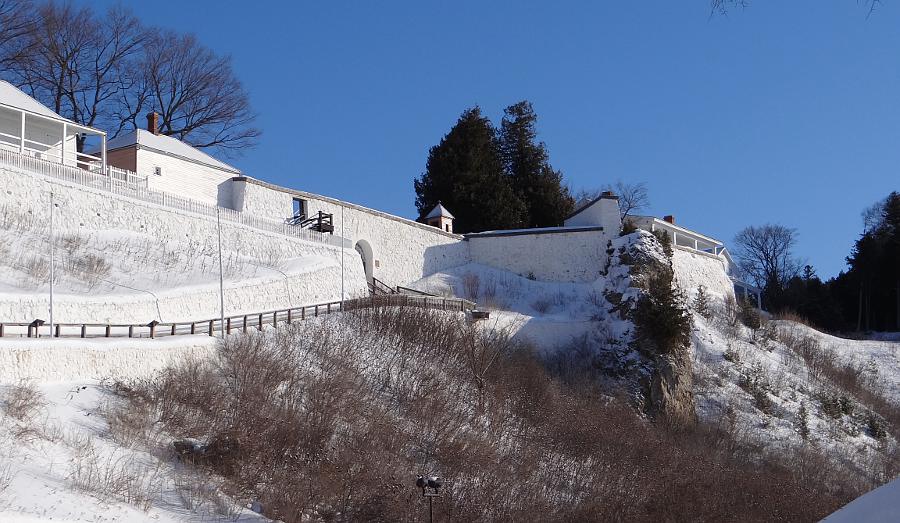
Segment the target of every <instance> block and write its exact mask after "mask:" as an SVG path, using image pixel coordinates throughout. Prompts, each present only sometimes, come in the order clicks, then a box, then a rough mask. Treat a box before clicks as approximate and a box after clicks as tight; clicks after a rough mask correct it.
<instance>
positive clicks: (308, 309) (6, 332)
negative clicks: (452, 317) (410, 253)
mask: <svg viewBox="0 0 900 523" xmlns="http://www.w3.org/2000/svg"><path fill="white" fill-rule="evenodd" d="M375 307H420V308H427V309H438V310H445V311H467V310H472V309H474V308H475V304H474V303H473V302H471V301H468V300H463V299H460V298H441V297H434V296H411V295H407V294H392V295H388V296H384V295H382V296H370V297H367V298H357V299H352V300H344V301H332V302H325V303H316V304H312V305H303V306H300V307H293V308H290V309H278V310H271V311H265V312H258V313H253V314H242V315H238V316H229V317H226V318H225V322H224V325H223V324H222V320H221V319H220V318H214V319H207V320H199V321H191V322H172V323H160V322H158V321H152V322H150V323H145V324H121V323H120V324H104V323H56V324H54V325H53V332H50V325H49V324H47V323H45V322H44V321H43V320H34V321H32V322H31V323H16V322H0V338H3V337H7V338H8V337H28V338H37V337H54V338H161V337H165V336H183V335H191V334H207V335H209V336H215V335H216V334H220V333H222V332H223V331H224V332H225V334H233V333H236V332H247V331H249V330H251V329H256V330H262V329H263V327H265V326H266V325H271V326H279V325H283V324H289V323H292V322H295V321H302V320H305V319H307V318H315V317H318V316H324V315H327V314H333V313H336V312H343V311H350V310H357V309H366V308H375Z"/></svg>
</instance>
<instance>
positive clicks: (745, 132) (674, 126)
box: [95, 0, 900, 277]
mask: <svg viewBox="0 0 900 523" xmlns="http://www.w3.org/2000/svg"><path fill="white" fill-rule="evenodd" d="M95 3H96V4H98V5H99V4H103V3H108V2H106V0H103V1H102V2H95ZM125 4H126V5H129V6H130V7H131V8H132V9H133V10H134V12H135V13H136V14H138V15H139V16H140V17H141V18H142V19H143V20H144V21H145V22H146V23H148V24H153V25H159V26H165V27H169V28H172V29H176V30H179V31H185V32H188V31H190V32H194V33H196V34H197V35H198V36H199V37H200V39H201V41H202V42H204V43H205V44H206V45H208V46H210V47H212V48H213V49H215V50H216V51H218V52H220V53H223V54H230V55H232V57H233V59H234V66H235V69H236V71H237V74H238V75H239V77H240V78H241V79H242V80H243V82H244V83H245V85H246V87H247V89H248V90H249V92H250V95H251V99H252V102H253V105H254V107H255V109H256V111H257V112H258V114H259V119H258V125H259V127H261V128H262V130H263V132H264V134H263V136H262V140H261V143H260V144H259V146H258V147H257V148H255V149H253V150H250V151H247V152H246V153H245V154H244V155H243V156H242V157H240V158H238V159H235V160H233V161H232V163H234V164H235V165H237V166H238V167H240V168H241V169H243V170H244V171H245V172H246V173H247V174H249V175H251V176H254V177H257V178H261V179H265V180H268V181H272V182H274V183H278V184H282V185H287V186H290V187H295V188H299V189H303V190H308V191H311V192H317V193H321V194H326V195H329V196H334V197H337V198H341V199H345V200H349V201H353V202H357V203H360V204H363V205H367V206H370V207H374V208H376V209H381V210H384V211H387V212H391V213H394V214H398V215H401V216H406V217H415V207H414V205H413V201H414V193H413V188H412V180H413V178H414V177H416V176H418V175H419V174H420V173H421V172H422V170H423V169H424V166H425V160H426V157H427V153H428V148H429V147H431V146H432V145H434V144H436V143H438V142H439V141H440V139H441V137H442V136H443V135H444V134H445V133H446V132H447V131H448V130H449V129H450V127H451V126H452V125H453V124H454V122H455V121H456V118H457V117H458V116H459V114H460V113H461V112H462V111H463V110H464V109H465V108H467V107H470V106H472V105H475V104H478V105H480V106H481V107H482V109H483V110H484V111H485V113H486V114H487V115H489V116H490V117H491V118H493V119H494V120H495V121H499V118H500V115H501V114H502V110H503V108H504V107H505V106H507V105H510V104H512V103H514V102H517V101H519V100H522V99H527V100H530V101H531V102H532V103H533V104H534V107H535V109H536V111H537V113H538V115H539V132H540V138H541V139H542V140H543V141H545V142H546V143H547V145H548V147H549V150H550V156H551V161H552V163H553V165H554V166H555V167H556V168H558V169H560V170H562V171H563V173H564V176H565V179H566V181H567V182H568V183H569V184H570V185H571V186H572V187H574V188H576V189H578V188H581V187H599V186H601V185H602V184H604V183H606V182H614V181H615V180H617V179H621V180H625V181H631V182H636V181H643V182H646V183H647V184H648V185H649V187H650V196H651V200H652V207H651V209H650V212H651V213H652V214H656V215H663V214H674V215H675V216H676V219H677V221H678V223H680V224H682V225H685V226H687V227H690V228H694V229H696V230H698V231H701V232H704V233H707V234H709V235H711V236H714V237H717V238H719V239H722V240H724V241H725V242H726V243H729V242H730V241H731V239H732V238H733V237H734V234H735V233H736V232H737V231H738V230H740V229H741V228H743V227H744V226H747V225H751V224H763V223H766V222H772V223H781V224H784V225H787V226H790V227H795V228H797V229H798V231H799V245H798V249H797V253H798V255H800V256H801V257H803V258H804V259H806V260H807V261H808V262H809V263H811V264H812V265H813V266H815V267H816V269H817V270H818V273H819V274H820V275H821V276H824V277H829V276H833V275H835V274H836V273H837V272H838V271H839V270H841V269H842V268H843V267H844V257H845V256H847V254H848V253H849V250H850V248H851V246H852V244H853V241H854V240H855V239H856V238H857V236H858V234H859V232H860V230H861V226H862V225H861V220H860V217H859V216H860V212H861V211H862V209H863V208H864V207H866V206H869V205H871V204H872V203H873V202H874V201H875V200H877V199H880V198H883V197H884V196H886V195H887V193H888V192H890V191H891V190H900V173H898V167H900V147H898V142H900V103H898V102H900V74H898V73H900V67H898V66H900V53H898V51H900V24H898V23H897V22H898V16H900V2H896V1H894V0H885V3H884V5H883V6H882V7H881V8H880V9H879V10H878V11H876V12H875V13H874V14H873V15H872V16H870V17H868V18H867V13H868V12H867V10H866V9H865V8H864V7H863V6H860V5H859V4H858V3H857V2H856V1H855V0H830V1H828V2H823V1H821V0H819V1H814V0H792V1H790V2H754V3H753V4H752V5H751V7H750V8H748V9H746V10H743V11H734V12H732V13H731V14H730V15H729V16H727V17H712V18H710V16H709V3H708V2H707V1H706V0H693V1H690V2H672V1H670V0H669V1H664V0H658V1H651V0H648V1H643V2H513V1H509V2H484V1H471V2H470V1H457V2H427V1H421V0H420V1H410V2H284V3H275V2H257V3H253V4H252V5H250V4H247V3H237V2H233V3H229V2H221V1H217V2H212V1H208V2H204V1H192V2H185V1H183V0H178V1H171V0H155V1H154V2H125Z"/></svg>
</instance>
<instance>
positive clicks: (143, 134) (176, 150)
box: [89, 129, 241, 174]
mask: <svg viewBox="0 0 900 523" xmlns="http://www.w3.org/2000/svg"><path fill="white" fill-rule="evenodd" d="M132 145H137V146H139V147H140V148H142V149H149V150H151V151H154V152H157V153H161V154H167V155H169V156H174V157H177V158H181V159H182V160H187V161H189V162H194V163H199V164H202V165H206V166H209V167H214V168H216V169H222V170H223V171H229V172H232V173H235V174H241V170H240V169H238V168H237V167H232V166H231V165H228V164H227V163H225V162H222V161H219V160H217V159H215V158H213V157H212V156H210V155H208V154H206V153H205V152H203V151H201V150H199V149H196V148H195V147H193V146H191V145H188V144H186V143H184V142H182V141H181V140H179V139H177V138H172V137H171V136H166V135H163V134H153V133H151V132H150V131H147V130H144V129H137V130H135V131H131V132H130V133H127V134H123V135H121V136H117V137H115V138H113V139H112V140H110V141H109V142H108V143H107V144H106V149H107V150H108V151H113V150H115V149H122V148H125V147H131V146H132ZM89 154H96V152H93V153H89Z"/></svg>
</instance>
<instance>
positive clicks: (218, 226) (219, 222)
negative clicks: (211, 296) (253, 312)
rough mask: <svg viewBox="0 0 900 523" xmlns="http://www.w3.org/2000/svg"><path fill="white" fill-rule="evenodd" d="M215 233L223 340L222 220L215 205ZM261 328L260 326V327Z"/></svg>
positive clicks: (223, 275) (223, 336)
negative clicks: (217, 239) (217, 240)
mask: <svg viewBox="0 0 900 523" xmlns="http://www.w3.org/2000/svg"><path fill="white" fill-rule="evenodd" d="M216 232H217V233H218V236H219V321H220V322H221V323H219V330H220V331H221V334H222V338H223V339H224V338H225V273H224V269H223V268H222V220H221V219H220V218H219V206H218V205H216ZM260 328H262V325H260Z"/></svg>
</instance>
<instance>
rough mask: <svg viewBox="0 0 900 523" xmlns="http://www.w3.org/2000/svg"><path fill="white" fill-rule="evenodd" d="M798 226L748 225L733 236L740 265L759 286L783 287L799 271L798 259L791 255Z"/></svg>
mask: <svg viewBox="0 0 900 523" xmlns="http://www.w3.org/2000/svg"><path fill="white" fill-rule="evenodd" d="M796 242H797V230H796V229H791V228H788V227H785V226H783V225H773V224H766V225H762V226H758V227H757V226H750V227H747V228H745V229H744V230H742V231H741V232H739V233H738V234H737V236H735V237H734V243H735V245H736V247H737V249H736V252H735V257H736V258H737V259H738V263H739V265H740V268H741V269H742V270H743V271H744V272H745V273H746V275H747V276H749V277H750V278H751V279H752V280H753V283H754V284H755V285H756V286H757V287H760V288H765V287H767V286H770V285H777V286H778V287H777V288H779V289H780V288H783V287H784V285H785V284H786V283H787V281H788V280H790V279H791V278H793V277H794V276H797V275H798V274H799V273H800V267H801V263H800V261H799V260H798V259H797V258H796V257H795V256H794V253H793V249H794V245H795V244H796Z"/></svg>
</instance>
